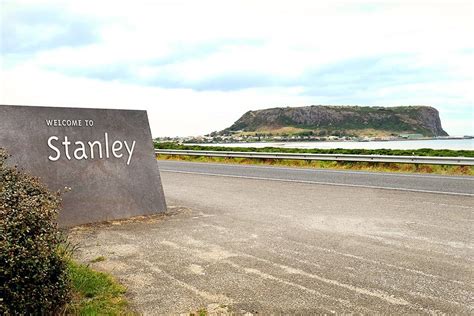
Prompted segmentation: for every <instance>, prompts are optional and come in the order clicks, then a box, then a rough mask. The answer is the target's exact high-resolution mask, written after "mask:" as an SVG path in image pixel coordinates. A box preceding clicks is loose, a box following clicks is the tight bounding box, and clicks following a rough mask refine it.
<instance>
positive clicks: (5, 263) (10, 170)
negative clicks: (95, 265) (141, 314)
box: [0, 148, 128, 315]
mask: <svg viewBox="0 0 474 316" xmlns="http://www.w3.org/2000/svg"><path fill="white" fill-rule="evenodd" d="M7 158H8V155H7V153H6V151H5V150H3V149H2V148H0V270H1V273H0V315H51V314H67V315H70V314H75V315H104V314H106V315H117V314H126V313H128V312H127V304H126V300H125V299H124V296H123V294H124V293H125V288H124V287H122V286H121V285H119V284H118V283H117V282H116V281H115V280H114V279H113V278H112V277H111V276H109V275H106V274H104V273H101V272H96V271H93V270H91V269H90V268H89V267H88V266H85V265H82V264H78V263H76V262H74V261H73V259H72V254H73V252H74V247H73V246H72V245H71V244H69V243H68V242H67V238H66V236H65V235H64V233H63V232H62V231H60V229H59V228H58V225H57V215H58V211H59V209H60V207H61V198H60V192H50V191H49V190H48V189H47V188H46V187H45V186H44V185H43V184H42V183H41V182H40V181H39V179H38V178H35V177H32V176H30V175H28V174H26V173H25V172H24V171H23V170H21V169H18V168H17V167H16V166H8V165H7V164H6V160H7Z"/></svg>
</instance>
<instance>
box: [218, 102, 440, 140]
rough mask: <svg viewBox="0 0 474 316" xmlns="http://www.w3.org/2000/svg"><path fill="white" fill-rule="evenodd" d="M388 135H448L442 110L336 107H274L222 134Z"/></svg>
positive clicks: (245, 118)
mask: <svg viewBox="0 0 474 316" xmlns="http://www.w3.org/2000/svg"><path fill="white" fill-rule="evenodd" d="M249 132H256V133H267V134H275V135H276V134H301V133H305V132H313V133H315V134H316V135H335V134H339V135H352V136H369V135H372V136H373V135H377V136H388V135H400V134H405V133H407V134H410V133H411V134H421V135H423V136H427V137H432V136H447V135H448V134H447V133H446V132H445V131H444V130H443V128H442V126H441V120H440V118H439V113H438V110H436V109H435V108H433V107H430V106H397V107H378V106H334V105H311V106H304V107H282V108H270V109H264V110H257V111H248V112H247V113H245V114H244V115H242V117H241V118H240V119H238V120H237V121H236V122H235V123H234V124H233V125H232V126H230V127H229V128H226V129H225V130H223V131H222V132H220V134H236V133H242V134H245V133H249Z"/></svg>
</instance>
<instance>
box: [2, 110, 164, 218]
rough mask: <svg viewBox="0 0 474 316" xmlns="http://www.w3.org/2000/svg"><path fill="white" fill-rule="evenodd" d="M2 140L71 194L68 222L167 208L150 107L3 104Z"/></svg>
mask: <svg viewBox="0 0 474 316" xmlns="http://www.w3.org/2000/svg"><path fill="white" fill-rule="evenodd" d="M0 147H2V148H5V149H6V150H7V151H8V152H9V153H10V154H11V155H12V157H11V160H10V163H11V164H17V165H18V166H19V167H21V168H24V169H25V170H26V171H28V172H29V173H31V174H33V175H35V176H38V177H40V178H41V180H42V181H43V182H44V183H45V184H46V185H47V186H48V187H49V188H50V189H51V190H53V191H56V190H63V189H64V188H65V187H67V188H71V191H70V192H67V193H64V194H63V196H62V197H63V210H62V211H61V212H60V214H59V224H60V225H61V226H71V225H77V224H83V223H92V222H99V221H105V220H113V219H120V218H127V217H132V216H136V215H145V214H152V213H155V212H161V211H164V210H166V203H165V198H164V195H163V188H162V186H161V179H160V174H159V171H158V165H157V163H156V159H155V155H154V151H153V143H152V137H151V133H150V127H149V124H148V117H147V114H146V111H135V110H105V109H82V108H81V109H79V108H57V107H30V106H11V105H0Z"/></svg>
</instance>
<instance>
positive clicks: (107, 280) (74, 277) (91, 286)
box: [65, 260, 133, 315]
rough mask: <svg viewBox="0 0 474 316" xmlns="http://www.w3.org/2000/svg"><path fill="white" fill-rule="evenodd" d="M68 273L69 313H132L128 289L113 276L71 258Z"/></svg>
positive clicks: (66, 310) (67, 310)
mask: <svg viewBox="0 0 474 316" xmlns="http://www.w3.org/2000/svg"><path fill="white" fill-rule="evenodd" d="M68 274H69V277H70V279H71V285H72V300H71V301H70V302H69V303H68V304H67V306H66V308H65V314H67V315H71V314H72V315H131V314H133V313H132V312H131V311H130V310H129V308H128V303H127V300H126V299H125V296H124V294H125V292H126V289H125V287H124V286H122V285H121V284H119V283H118V282H117V281H116V280H115V279H114V278H113V277H112V276H110V275H108V274H106V273H103V272H98V271H94V270H92V269H91V268H90V267H88V266H87V265H84V264H79V263H76V262H74V261H73V260H70V261H69V262H68Z"/></svg>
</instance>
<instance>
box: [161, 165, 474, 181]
mask: <svg viewBox="0 0 474 316" xmlns="http://www.w3.org/2000/svg"><path fill="white" fill-rule="evenodd" d="M158 161H159V162H168V161H169V162H171V163H181V164H196V165H211V166H219V167H231V166H232V167H242V168H253V169H259V168H262V169H274V170H291V171H295V170H296V171H310V172H327V173H344V174H362V175H370V176H387V175H390V176H395V177H413V178H429V179H444V180H467V181H474V177H470V176H465V177H455V176H433V175H422V174H403V173H400V174H398V173H394V172H377V171H372V172H367V171H349V170H347V171H346V170H328V169H315V168H298V167H293V168H291V167H278V166H260V165H244V164H230V163H229V164H227V163H212V162H195V161H179V160H158Z"/></svg>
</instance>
